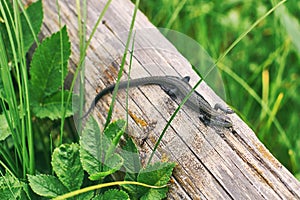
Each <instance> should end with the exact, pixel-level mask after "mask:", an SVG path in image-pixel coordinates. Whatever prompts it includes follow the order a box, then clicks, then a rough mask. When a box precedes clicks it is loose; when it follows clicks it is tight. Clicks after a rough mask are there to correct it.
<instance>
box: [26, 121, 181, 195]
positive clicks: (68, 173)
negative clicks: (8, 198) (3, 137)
mask: <svg viewBox="0 0 300 200" xmlns="http://www.w3.org/2000/svg"><path fill="white" fill-rule="evenodd" d="M125 126H126V123H125V121H123V120H117V121H115V122H113V123H111V124H110V125H109V126H108V127H107V128H106V129H105V130H104V131H103V133H101V132H100V129H99V127H98V125H97V123H96V121H95V120H94V119H93V118H90V119H89V121H88V122H87V125H86V127H85V128H84V130H83V134H82V136H81V138H80V141H79V143H80V145H78V144H75V143H72V144H62V145H61V146H60V147H57V148H56V149H55V150H54V152H53V154H52V162H51V164H52V167H53V171H54V172H55V174H56V176H53V175H45V174H40V175H35V176H34V175H28V179H29V185H30V187H31V188H32V190H33V191H34V192H35V193H37V194H38V195H40V196H44V197H49V198H54V197H57V198H58V199H60V198H66V194H65V193H67V192H69V194H67V195H70V196H67V197H71V196H75V195H79V196H77V198H79V199H107V198H108V197H113V198H112V199H128V197H129V196H130V197H131V198H132V199H138V198H141V199H162V198H164V197H166V192H167V191H168V190H167V188H166V187H165V186H166V184H167V183H168V181H169V180H170V176H171V174H172V170H173V168H174V167H175V164H174V163H160V162H158V163H155V164H154V165H149V166H147V167H146V168H140V167H141V164H140V162H139V161H138V160H137V159H136V158H138V156H139V154H138V150H137V148H136V146H135V144H134V143H133V141H132V139H131V138H127V139H126V143H125V145H124V146H123V147H122V150H123V151H122V152H123V153H117V152H116V147H117V145H118V143H119V140H120V137H121V136H122V135H123V134H124V131H125ZM128 150H130V151H128ZM129 152H131V153H129ZM132 160H135V162H134V163H135V164H136V166H134V165H133V163H132V162H131V161H132ZM122 166H124V167H125V169H126V172H125V175H124V177H125V178H124V180H125V182H123V183H122V182H116V185H117V184H124V185H123V186H122V188H123V189H124V190H117V189H109V190H100V191H99V192H100V193H98V194H97V195H94V192H92V191H91V190H89V188H83V189H80V187H81V186H82V183H83V180H84V176H83V170H84V171H86V172H87V174H88V177H89V179H90V182H89V183H87V185H90V184H92V183H94V181H96V180H98V181H100V182H102V186H104V187H105V186H106V185H105V180H106V179H107V178H108V176H110V175H113V174H117V173H116V172H117V171H118V172H119V173H120V169H121V167H122ZM133 166H134V167H133ZM135 170H138V171H135ZM121 172H122V171H121ZM132 174H136V176H132ZM126 181H127V182H126ZM128 181H130V182H128ZM133 181H134V182H133ZM128 183H131V184H133V183H135V184H138V185H130V184H128ZM139 183H144V184H147V185H148V187H150V188H147V187H145V185H143V186H141V185H140V184H139ZM151 185H152V186H153V187H151ZM90 187H91V186H90ZM99 188H101V185H99ZM92 189H94V188H92ZM76 190H77V191H76ZM86 191H88V192H87V193H84V192H86ZM60 195H61V196H60Z"/></svg>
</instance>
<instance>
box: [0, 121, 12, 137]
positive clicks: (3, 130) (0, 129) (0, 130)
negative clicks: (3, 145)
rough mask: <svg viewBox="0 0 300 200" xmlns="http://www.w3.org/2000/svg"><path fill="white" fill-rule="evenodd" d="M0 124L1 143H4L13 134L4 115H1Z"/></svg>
mask: <svg viewBox="0 0 300 200" xmlns="http://www.w3.org/2000/svg"><path fill="white" fill-rule="evenodd" d="M0 122H1V123H0V141H3V140H5V139H6V138H7V137H8V136H10V135H11V132H10V128H9V126H8V124H7V121H6V118H5V116H4V115H0Z"/></svg>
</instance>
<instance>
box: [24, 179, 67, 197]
mask: <svg viewBox="0 0 300 200" xmlns="http://www.w3.org/2000/svg"><path fill="white" fill-rule="evenodd" d="M27 176H28V180H29V185H30V187H31V189H32V190H33V191H34V192H35V193H36V194H38V195H41V196H44V197H48V198H53V197H56V196H59V195H62V194H65V193H67V192H68V190H67V188H66V187H65V186H64V185H63V184H62V183H61V182H60V181H59V180H58V178H56V177H55V176H51V175H43V174H42V175H36V176H33V175H27Z"/></svg>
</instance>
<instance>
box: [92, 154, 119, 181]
mask: <svg viewBox="0 0 300 200" xmlns="http://www.w3.org/2000/svg"><path fill="white" fill-rule="evenodd" d="M122 165H123V158H122V157H121V156H120V155H119V154H113V155H112V156H111V157H109V158H108V159H107V160H106V161H105V163H104V166H103V170H102V171H100V172H96V173H93V174H90V176H89V179H91V180H93V181H95V180H101V179H103V178H104V177H105V176H108V175H110V174H113V173H115V172H116V171H118V170H119V169H120V168H121V167H122Z"/></svg>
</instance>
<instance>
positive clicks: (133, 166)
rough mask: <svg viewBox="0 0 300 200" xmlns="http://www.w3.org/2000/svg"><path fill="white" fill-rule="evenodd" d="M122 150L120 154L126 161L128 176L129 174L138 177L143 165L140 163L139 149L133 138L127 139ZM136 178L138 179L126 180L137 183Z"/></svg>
mask: <svg viewBox="0 0 300 200" xmlns="http://www.w3.org/2000/svg"><path fill="white" fill-rule="evenodd" d="M121 148H122V150H121V152H120V155H121V156H122V158H123V159H124V167H125V169H126V175H127V174H128V173H130V174H136V175H137V173H138V172H139V171H140V169H141V167H142V165H141V162H140V157H139V153H138V149H137V147H136V145H135V143H134V142H133V140H132V138H130V137H127V138H126V141H125V145H123V146H122V147H121ZM136 178H137V177H131V178H129V179H125V180H130V181H136Z"/></svg>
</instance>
